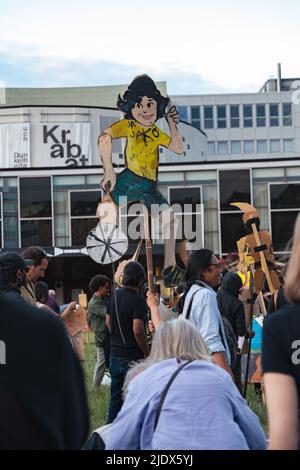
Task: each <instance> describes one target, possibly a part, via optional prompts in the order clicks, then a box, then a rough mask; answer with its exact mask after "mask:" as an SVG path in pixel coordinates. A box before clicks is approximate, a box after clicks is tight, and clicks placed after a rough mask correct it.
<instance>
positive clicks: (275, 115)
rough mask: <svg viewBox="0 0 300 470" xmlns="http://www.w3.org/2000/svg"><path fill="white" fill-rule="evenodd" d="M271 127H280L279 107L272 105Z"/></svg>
mask: <svg viewBox="0 0 300 470" xmlns="http://www.w3.org/2000/svg"><path fill="white" fill-rule="evenodd" d="M270 126H271V127H275V126H279V105H278V104H270Z"/></svg>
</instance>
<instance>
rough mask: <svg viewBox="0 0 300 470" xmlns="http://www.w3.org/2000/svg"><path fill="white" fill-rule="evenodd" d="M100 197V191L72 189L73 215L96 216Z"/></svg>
mask: <svg viewBox="0 0 300 470" xmlns="http://www.w3.org/2000/svg"><path fill="white" fill-rule="evenodd" d="M100 199H101V193H100V191H70V205H71V217H88V216H92V217H94V216H95V214H96V210H97V205H98V203H99V201H100Z"/></svg>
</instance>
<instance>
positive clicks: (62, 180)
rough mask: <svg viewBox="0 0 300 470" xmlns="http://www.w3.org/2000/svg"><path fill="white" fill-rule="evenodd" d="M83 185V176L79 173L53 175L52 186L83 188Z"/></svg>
mask: <svg viewBox="0 0 300 470" xmlns="http://www.w3.org/2000/svg"><path fill="white" fill-rule="evenodd" d="M84 185H85V177H84V176H80V175H77V176H76V175H74V176H67V175H65V176H53V186H54V188H56V187H59V188H76V189H78V188H83V187H84Z"/></svg>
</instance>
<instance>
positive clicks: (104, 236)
mask: <svg viewBox="0 0 300 470" xmlns="http://www.w3.org/2000/svg"><path fill="white" fill-rule="evenodd" d="M127 248H128V238H127V236H126V235H125V233H124V232H123V231H122V230H121V229H120V228H119V227H118V226H117V225H114V224H101V223H98V225H97V226H96V227H95V228H94V229H93V230H91V231H90V233H89V234H88V236H87V239H86V249H87V252H88V254H89V256H90V257H91V258H92V259H93V260H94V261H96V263H99V264H110V263H113V262H115V261H117V260H118V259H120V258H122V256H123V255H124V254H125V253H126V251H127Z"/></svg>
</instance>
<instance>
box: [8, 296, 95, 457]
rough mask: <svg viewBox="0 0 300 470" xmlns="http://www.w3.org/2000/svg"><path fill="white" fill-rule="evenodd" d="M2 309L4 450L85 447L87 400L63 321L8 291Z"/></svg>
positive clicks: (78, 366) (81, 374)
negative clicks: (4, 356)
mask: <svg viewBox="0 0 300 470" xmlns="http://www.w3.org/2000/svg"><path fill="white" fill-rule="evenodd" d="M0 311H1V315H0V340H1V342H2V344H4V345H5V348H6V358H5V359H6V361H5V363H4V364H0V449H11V450H12V449H48V450H50V449H80V448H81V446H82V444H83V443H84V441H85V439H86V437H87V433H88V425H89V422H88V408H87V397H86V392H85V386H84V377H83V372H82V370H81V367H80V364H79V362H78V360H77V358H76V356H75V354H74V350H73V348H72V346H71V343H70V341H69V338H68V336H67V333H66V329H65V327H64V325H63V322H62V321H61V320H60V318H59V317H58V316H56V315H53V313H51V312H47V311H46V310H43V309H39V310H38V309H37V308H36V307H33V306H31V305H30V304H29V303H27V302H25V301H24V300H23V299H22V298H21V296H19V297H17V296H16V295H14V296H13V295H11V294H4V293H3V292H0ZM2 362H3V361H2Z"/></svg>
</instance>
